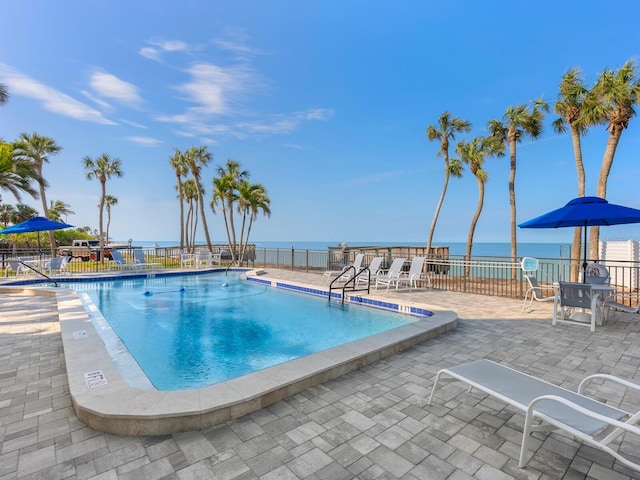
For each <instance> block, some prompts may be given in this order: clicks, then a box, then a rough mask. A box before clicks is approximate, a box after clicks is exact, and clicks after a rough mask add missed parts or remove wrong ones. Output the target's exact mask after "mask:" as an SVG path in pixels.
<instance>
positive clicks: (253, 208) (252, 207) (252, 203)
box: [238, 179, 271, 265]
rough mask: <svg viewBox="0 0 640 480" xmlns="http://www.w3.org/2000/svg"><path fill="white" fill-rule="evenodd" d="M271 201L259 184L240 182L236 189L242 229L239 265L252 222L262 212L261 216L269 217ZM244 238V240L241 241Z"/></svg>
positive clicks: (247, 241) (242, 259)
mask: <svg viewBox="0 0 640 480" xmlns="http://www.w3.org/2000/svg"><path fill="white" fill-rule="evenodd" d="M270 206H271V199H270V198H269V195H268V194H267V189H266V188H264V186H263V185H261V184H259V183H249V181H248V180H246V179H245V180H243V181H242V182H240V185H239V188H238V212H239V213H240V214H242V228H241V230H240V248H239V249H238V250H239V252H240V257H239V259H240V261H239V263H240V265H242V262H243V261H244V256H245V252H246V250H247V245H248V244H249V235H250V234H251V227H252V225H253V222H254V221H255V220H256V219H257V218H258V213H259V212H260V211H262V214H263V215H266V216H267V217H270V216H271V209H270ZM247 217H248V218H249V225H248V226H247V235H246V237H244V228H245V223H246V220H247ZM243 237H244V240H243Z"/></svg>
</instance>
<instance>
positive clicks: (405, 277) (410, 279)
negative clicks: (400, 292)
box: [387, 257, 431, 291]
mask: <svg viewBox="0 0 640 480" xmlns="http://www.w3.org/2000/svg"><path fill="white" fill-rule="evenodd" d="M423 266H424V257H413V259H412V260H411V266H410V267H409V272H407V273H404V272H400V275H398V277H397V278H395V279H391V283H395V284H396V290H397V289H398V287H399V286H400V284H401V283H406V284H407V285H408V286H409V291H411V289H412V287H414V288H418V283H417V282H418V280H420V277H422V267H423ZM426 280H427V284H428V285H427V286H428V287H431V279H429V277H426ZM388 288H389V286H388V285H387V289H388Z"/></svg>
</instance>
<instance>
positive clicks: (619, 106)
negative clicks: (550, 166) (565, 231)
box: [586, 60, 640, 260]
mask: <svg viewBox="0 0 640 480" xmlns="http://www.w3.org/2000/svg"><path fill="white" fill-rule="evenodd" d="M591 93H592V96H591V97H590V98H589V99H588V100H590V101H591V102H592V103H591V104H590V108H589V109H588V111H587V114H586V116H587V121H588V122H589V123H591V124H596V123H599V124H605V125H606V126H607V127H606V128H607V130H608V131H609V139H608V140H607V147H606V148H605V151H604V156H603V158H602V166H601V167H600V175H599V176H598V196H599V197H602V198H607V180H608V179H609V173H610V172H611V166H612V165H613V158H614V156H615V154H616V148H617V147H618V143H619V142H620V137H621V136H622V132H623V131H624V130H625V129H626V128H627V127H628V125H629V121H630V120H631V119H632V118H633V117H634V116H635V114H636V112H635V108H634V107H635V105H637V104H638V103H639V101H640V100H639V99H640V79H639V78H638V72H637V67H636V63H635V61H634V60H629V61H627V62H626V63H625V64H624V65H623V66H622V67H621V68H619V69H618V70H617V71H616V72H614V71H613V70H608V69H605V70H604V71H603V72H602V73H601V74H600V75H599V76H598V80H597V81H596V83H595V85H594V86H593V88H592V89H591ZM599 243H600V228H599V227H591V231H590V232H589V253H590V257H591V258H592V259H593V260H597V259H598V257H599V253H598V250H599Z"/></svg>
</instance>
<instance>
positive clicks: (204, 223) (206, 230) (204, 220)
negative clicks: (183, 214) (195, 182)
mask: <svg viewBox="0 0 640 480" xmlns="http://www.w3.org/2000/svg"><path fill="white" fill-rule="evenodd" d="M198 200H199V201H198V203H199V204H200V215H201V216H202V228H203V229H204V237H205V238H206V239H207V248H208V249H209V251H211V250H212V249H211V238H210V237H209V227H208V226H207V217H206V216H205V213H204V196H203V195H202V192H201V191H200V188H199V187H198Z"/></svg>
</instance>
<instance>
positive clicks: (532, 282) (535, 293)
mask: <svg viewBox="0 0 640 480" xmlns="http://www.w3.org/2000/svg"><path fill="white" fill-rule="evenodd" d="M524 278H525V280H526V281H527V284H528V285H529V288H527V291H526V292H524V303H523V304H522V310H520V313H522V312H524V309H525V308H528V310H527V311H528V312H530V311H531V308H532V307H533V301H534V300H535V301H536V302H553V300H554V299H555V295H550V296H546V295H544V293H542V292H543V290H545V289H552V288H553V289H555V287H554V286H553V285H547V284H543V285H540V284H539V283H538V280H537V279H536V277H535V276H533V275H525V276H524ZM529 296H531V298H529ZM527 300H529V305H527Z"/></svg>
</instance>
